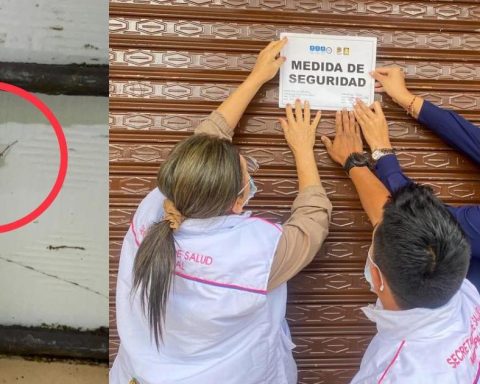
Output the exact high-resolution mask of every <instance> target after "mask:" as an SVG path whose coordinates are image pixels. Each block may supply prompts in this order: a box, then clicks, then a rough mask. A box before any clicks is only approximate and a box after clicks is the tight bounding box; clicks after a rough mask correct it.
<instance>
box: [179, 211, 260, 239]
mask: <svg viewBox="0 0 480 384" xmlns="http://www.w3.org/2000/svg"><path fill="white" fill-rule="evenodd" d="M251 214H252V212H250V211H246V212H243V213H242V214H240V215H225V216H217V217H212V218H209V219H186V220H185V221H184V222H183V223H182V225H181V226H180V228H179V229H178V230H177V232H176V235H183V234H193V233H204V232H211V231H215V230H221V229H229V228H233V227H235V226H238V225H240V224H243V223H245V221H246V219H249V218H250V216H251Z"/></svg>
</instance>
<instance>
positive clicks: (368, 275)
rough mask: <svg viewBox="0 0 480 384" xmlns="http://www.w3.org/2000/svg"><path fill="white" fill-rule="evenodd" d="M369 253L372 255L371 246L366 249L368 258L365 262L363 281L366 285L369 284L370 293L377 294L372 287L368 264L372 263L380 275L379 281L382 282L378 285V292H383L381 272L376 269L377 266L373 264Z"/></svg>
mask: <svg viewBox="0 0 480 384" xmlns="http://www.w3.org/2000/svg"><path fill="white" fill-rule="evenodd" d="M371 253H372V246H370V248H369V249H368V256H367V260H366V261H365V268H364V271H363V274H364V276H365V280H367V281H368V283H369V284H370V291H372V292H373V293H377V292H375V288H374V286H373V279H372V272H371V271H370V263H372V265H374V266H375V268H377V269H378V272H379V273H380V279H381V280H382V284H381V285H380V292H383V290H384V288H385V287H384V286H383V276H382V272H381V271H380V268H378V265H377V264H375V262H374V261H373V260H372V256H371Z"/></svg>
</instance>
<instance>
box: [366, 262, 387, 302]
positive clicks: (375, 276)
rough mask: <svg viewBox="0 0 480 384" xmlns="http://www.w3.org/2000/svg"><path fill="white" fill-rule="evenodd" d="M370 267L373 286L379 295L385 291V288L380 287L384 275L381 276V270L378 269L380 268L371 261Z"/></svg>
mask: <svg viewBox="0 0 480 384" xmlns="http://www.w3.org/2000/svg"><path fill="white" fill-rule="evenodd" d="M369 268H370V273H371V274H372V283H373V288H374V290H375V292H376V293H377V295H378V294H379V293H381V292H383V289H380V288H381V287H382V276H380V271H379V270H378V268H377V267H375V266H374V265H372V263H370V266H369ZM383 284H385V283H384V282H383ZM383 288H385V287H383Z"/></svg>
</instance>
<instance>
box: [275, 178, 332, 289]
mask: <svg viewBox="0 0 480 384" xmlns="http://www.w3.org/2000/svg"><path fill="white" fill-rule="evenodd" d="M331 214H332V203H331V202H330V200H329V199H328V197H327V194H326V192H325V189H324V188H323V186H321V185H313V186H310V187H308V188H306V189H305V190H304V191H302V192H300V193H299V194H298V196H297V198H296V199H295V201H294V202H293V206H292V215H291V216H290V218H289V219H288V220H287V221H286V222H285V223H284V224H283V233H282V236H281V237H280V240H279V243H278V246H277V250H276V252H275V256H274V259H273V262H272V267H271V270H270V277H269V280H268V290H272V289H274V288H276V287H278V286H279V285H281V284H283V283H285V282H286V281H288V280H290V279H291V278H292V277H294V276H295V275H296V274H297V273H298V272H300V271H301V270H302V269H303V268H304V267H305V266H307V265H308V264H309V263H310V262H311V261H312V260H313V258H314V257H315V255H316V254H317V252H318V251H319V249H320V247H321V246H322V244H323V242H324V241H325V238H326V237H327V235H328V225H329V222H330V218H331Z"/></svg>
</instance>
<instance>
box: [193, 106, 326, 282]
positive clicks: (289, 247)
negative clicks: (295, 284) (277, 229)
mask: <svg viewBox="0 0 480 384" xmlns="http://www.w3.org/2000/svg"><path fill="white" fill-rule="evenodd" d="M195 133H196V134H199V133H205V134H210V135H213V136H219V137H222V138H225V139H228V140H232V137H233V133H234V128H232V127H230V126H229V125H228V124H227V122H226V121H225V118H224V117H223V116H222V115H221V114H220V113H219V112H217V111H213V112H212V113H211V114H210V115H209V116H208V118H207V119H206V120H204V121H203V122H202V123H201V124H199V126H198V127H197V128H196V129H195ZM331 214H332V203H331V202H330V200H329V199H328V197H327V194H326V192H325V189H324V188H323V186H321V185H312V186H310V187H307V188H305V189H304V190H303V191H302V192H299V194H298V195H297V197H296V198H295V201H294V202H293V205H292V214H291V216H290V218H289V219H288V220H287V221H286V222H285V223H283V232H282V236H281V237H280V241H279V243H278V247H277V250H276V252H275V257H274V259H273V263H272V268H271V271H270V277H269V280H268V289H269V290H272V289H274V288H276V287H278V286H279V285H281V284H283V283H285V282H287V281H288V280H290V279H291V278H292V277H294V276H295V275H296V274H297V273H298V272H300V271H301V270H302V269H303V268H304V267H305V266H307V265H308V264H309V263H310V262H311V261H312V260H313V259H314V257H315V255H316V254H317V252H318V250H319V249H320V247H321V246H322V244H323V242H324V241H325V238H326V237H327V235H328V225H329V222H330V218H331Z"/></svg>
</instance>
